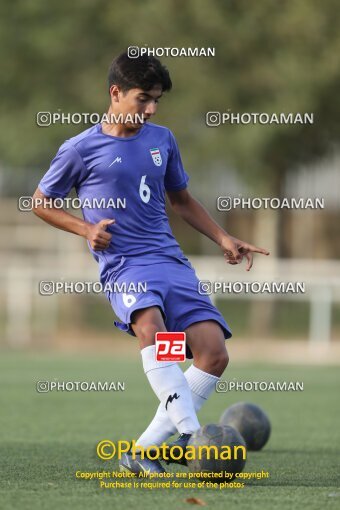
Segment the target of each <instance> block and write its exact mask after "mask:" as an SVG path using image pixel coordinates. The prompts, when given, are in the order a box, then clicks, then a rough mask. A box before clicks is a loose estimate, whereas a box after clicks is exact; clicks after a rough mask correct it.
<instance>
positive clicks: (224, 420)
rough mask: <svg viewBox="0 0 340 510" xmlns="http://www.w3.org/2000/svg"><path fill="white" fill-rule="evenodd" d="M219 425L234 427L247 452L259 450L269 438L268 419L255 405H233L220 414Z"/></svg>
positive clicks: (242, 403)
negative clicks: (243, 441) (241, 438)
mask: <svg viewBox="0 0 340 510" xmlns="http://www.w3.org/2000/svg"><path fill="white" fill-rule="evenodd" d="M220 424H221V425H229V426H230V427H234V428H235V429H236V430H237V431H238V432H239V433H240V434H241V436H242V437H243V438H244V440H245V442H246V445H247V448H248V450H261V448H263V447H264V445H265V444H266V442H267V441H268V439H269V436H270V430H271V427H270V421H269V418H268V416H267V415H266V413H265V412H264V411H263V410H262V409H261V408H260V407H259V406H257V405H255V404H249V403H246V402H238V403H237V404H233V405H232V406H230V407H228V408H227V409H226V410H225V411H224V413H223V414H222V416H221V419H220Z"/></svg>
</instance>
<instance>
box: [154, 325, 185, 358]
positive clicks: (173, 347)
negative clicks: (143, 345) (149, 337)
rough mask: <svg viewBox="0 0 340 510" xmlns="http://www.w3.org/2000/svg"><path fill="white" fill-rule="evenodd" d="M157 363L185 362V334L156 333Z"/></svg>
mask: <svg viewBox="0 0 340 510" xmlns="http://www.w3.org/2000/svg"><path fill="white" fill-rule="evenodd" d="M156 360H157V361H185V333H182V332H181V333H172V332H170V331H166V332H159V333H156Z"/></svg>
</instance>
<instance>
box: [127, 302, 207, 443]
mask: <svg viewBox="0 0 340 510" xmlns="http://www.w3.org/2000/svg"><path fill="white" fill-rule="evenodd" d="M131 327H132V329H133V331H134V333H135V335H136V337H137V338H138V340H139V345H140V349H141V355H142V360H143V368H144V372H145V374H146V376H147V378H148V380H149V383H150V385H151V387H152V389H153V391H154V392H155V394H156V395H157V397H158V399H159V400H160V403H161V405H162V406H163V408H164V409H165V411H166V413H167V415H168V417H169V418H170V420H171V421H172V423H173V425H174V426H175V427H176V429H177V430H178V431H179V433H188V434H192V433H193V432H194V431H195V430H197V429H199V427H200V425H199V422H198V419H197V416H196V412H195V408H194V404H193V401H192V396H191V391H190V388H189V386H188V382H187V380H186V378H185V377H184V374H183V372H182V370H181V369H180V367H179V366H178V364H177V363H175V362H173V361H157V360H156V347H155V336H156V333H157V332H158V331H166V327H165V324H164V320H163V316H162V313H161V311H160V309H159V308H158V307H157V306H152V307H149V308H145V309H142V310H136V311H135V312H134V313H133V315H132V317H131Z"/></svg>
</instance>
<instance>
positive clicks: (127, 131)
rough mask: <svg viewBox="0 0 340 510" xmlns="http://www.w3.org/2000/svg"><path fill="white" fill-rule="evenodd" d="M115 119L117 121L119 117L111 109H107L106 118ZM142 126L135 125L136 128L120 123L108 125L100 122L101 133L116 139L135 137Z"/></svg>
mask: <svg viewBox="0 0 340 510" xmlns="http://www.w3.org/2000/svg"><path fill="white" fill-rule="evenodd" d="M110 116H111V118H112V117H113V118H116V119H119V117H120V115H119V114H118V113H116V112H114V111H113V110H112V109H111V107H110V108H109V110H108V112H107V117H108V118H110ZM142 126H143V125H142V124H141V125H136V126H133V125H131V123H129V124H127V123H120V122H117V123H116V122H112V123H109V122H102V132H103V133H104V134H105V135H110V136H116V137H119V138H129V137H130V136H136V135H137V134H138V132H139V130H140V129H141V128H142Z"/></svg>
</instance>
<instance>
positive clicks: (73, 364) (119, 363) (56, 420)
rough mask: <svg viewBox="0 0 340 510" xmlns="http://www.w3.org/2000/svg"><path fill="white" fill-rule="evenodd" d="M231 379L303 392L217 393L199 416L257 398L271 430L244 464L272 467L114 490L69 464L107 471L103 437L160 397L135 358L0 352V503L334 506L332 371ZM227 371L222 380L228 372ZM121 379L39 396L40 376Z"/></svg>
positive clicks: (259, 370) (145, 413) (117, 434)
mask: <svg viewBox="0 0 340 510" xmlns="http://www.w3.org/2000/svg"><path fill="white" fill-rule="evenodd" d="M226 376H228V379H231V378H234V377H235V378H236V379H237V380H239V381H246V380H254V381H255V380H256V381H261V380H267V381H269V380H273V381H278V380H280V381H283V380H299V381H303V382H304V387H305V389H304V391H303V392H296V393H294V392H286V393H278V392H235V391H234V392H229V393H221V394H214V395H213V396H212V397H211V399H209V401H208V402H207V404H206V406H205V407H204V408H203V410H202V412H201V413H200V421H201V423H209V422H217V421H218V419H219V416H220V414H221V413H222V411H223V410H224V409H225V408H226V407H227V406H228V405H230V404H232V403H234V402H237V401H239V400H247V401H252V402H254V403H258V404H259V405H261V406H262V407H263V408H264V409H265V410H266V411H267V413H268V414H269V416H270V419H271V422H272V436H271V438H270V440H269V443H268V444H267V445H266V447H265V448H264V450H263V451H261V452H249V454H248V459H247V464H246V468H245V470H246V471H261V470H262V469H263V470H265V471H269V473H270V478H269V479H268V480H257V481H256V480H253V481H249V482H247V483H246V487H245V488H244V489H238V490H237V489H225V490H223V491H216V490H214V489H210V490H209V489H204V490H189V489H188V490H184V489H182V490H171V489H170V490H164V489H163V490H153V491H148V490H138V489H135V490H125V489H121V490H114V489H106V490H103V489H100V488H99V484H98V481H96V480H94V481H83V480H76V479H75V476H74V475H75V471H76V470H82V471H98V470H100V471H102V470H105V471H108V470H115V469H117V462H115V461H110V462H104V461H101V460H100V459H98V458H97V457H96V453H95V446H96V444H97V443H98V441H100V440H102V439H111V440H112V441H117V440H118V439H132V438H137V437H138V435H139V433H140V432H141V431H142V430H143V429H144V428H145V427H146V426H147V424H148V422H149V420H150V418H151V417H152V415H153V412H154V409H155V407H156V404H157V401H156V397H154V395H153V394H152V392H151V390H149V388H148V385H147V382H146V380H145V376H144V374H143V372H142V368H141V364H140V362H139V360H138V359H137V358H136V359H131V360H127V359H117V358H116V359H115V358H114V357H113V356H112V357H111V356H109V355H107V356H105V357H104V356H102V357H100V356H97V357H81V356H79V357H61V356H52V355H32V354H23V353H21V354H14V353H5V354H4V353H2V356H1V360H0V403H1V413H0V434H1V462H0V465H1V477H0V508H1V509H4V510H7V509H18V510H19V509H20V510H26V509H27V510H31V509H34V510H40V509H51V510H54V509H58V510H59V509H62V510H68V509H70V510H78V509H79V510H83V509H85V510H87V509H91V510H92V509H99V510H101V509H103V510H104V509H105V510H107V509H108V508H127V507H129V506H131V507H133V506H136V507H137V508H138V509H153V508H159V509H162V510H163V509H168V508H171V509H172V510H177V509H182V508H186V507H188V508H189V507H190V505H189V504H188V503H186V502H185V499H186V498H189V497H197V498H200V499H203V500H204V501H205V503H206V504H207V505H208V507H211V508H213V509H226V508H228V509H231V508H237V509H238V510H243V509H268V510H269V509H275V508H279V509H281V508H282V509H285V508H287V509H295V508H296V509H301V508H308V509H318V510H319V509H320V508H322V509H333V508H339V505H340V487H339V457H340V427H339V416H340V410H339V404H338V402H339V386H340V384H339V383H340V374H339V369H338V368H331V367H315V368H313V367H293V366H289V367H283V366H282V367H278V366H268V365H263V366H262V365H261V366H260V365H257V366H256V365H249V366H245V365H242V366H240V365H233V364H231V367H230V368H229V369H228V372H227V374H226ZM225 378H227V377H225ZM54 379H57V380H59V381H77V380H78V381H79V380H84V381H91V380H100V381H106V380H107V381H111V380H113V381H117V380H121V381H125V384H126V390H125V392H116V393H114V392H110V393H109V392H75V391H74V392H51V393H45V394H38V393H37V392H36V390H35V382H36V381H38V380H54Z"/></svg>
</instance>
